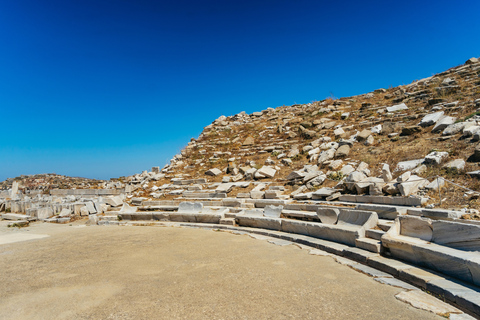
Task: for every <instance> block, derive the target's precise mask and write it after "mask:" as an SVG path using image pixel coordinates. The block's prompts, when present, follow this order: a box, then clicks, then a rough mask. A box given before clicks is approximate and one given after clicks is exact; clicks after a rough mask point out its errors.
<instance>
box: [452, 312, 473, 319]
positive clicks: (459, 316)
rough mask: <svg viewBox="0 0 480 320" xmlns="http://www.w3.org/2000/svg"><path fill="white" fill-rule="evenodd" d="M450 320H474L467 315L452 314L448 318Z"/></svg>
mask: <svg viewBox="0 0 480 320" xmlns="http://www.w3.org/2000/svg"><path fill="white" fill-rule="evenodd" d="M448 319H450V320H474V319H475V318H474V317H472V316H469V315H468V314H466V313H460V314H458V313H453V314H451V315H450V317H449V318H448Z"/></svg>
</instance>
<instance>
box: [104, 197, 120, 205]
mask: <svg viewBox="0 0 480 320" xmlns="http://www.w3.org/2000/svg"><path fill="white" fill-rule="evenodd" d="M105 203H106V204H108V205H111V206H112V207H120V206H121V205H122V204H123V201H122V198H121V197H119V196H113V197H106V198H105Z"/></svg>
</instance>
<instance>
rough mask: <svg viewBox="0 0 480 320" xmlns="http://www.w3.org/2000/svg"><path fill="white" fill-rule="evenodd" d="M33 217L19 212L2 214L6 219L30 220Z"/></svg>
mask: <svg viewBox="0 0 480 320" xmlns="http://www.w3.org/2000/svg"><path fill="white" fill-rule="evenodd" d="M31 218H32V217H30V216H27V215H26V214H18V213H4V214H2V219H4V220H28V219H31Z"/></svg>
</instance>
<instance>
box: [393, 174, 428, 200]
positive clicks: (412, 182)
mask: <svg viewBox="0 0 480 320" xmlns="http://www.w3.org/2000/svg"><path fill="white" fill-rule="evenodd" d="M428 183H429V182H428V180H426V179H424V178H422V177H419V176H416V175H411V176H410V178H408V180H407V181H405V182H402V183H399V184H398V185H397V187H398V190H399V191H400V193H401V194H402V196H404V197H407V196H409V195H412V194H415V193H416V192H417V191H418V189H419V188H422V187H424V186H426V185H427V184H428Z"/></svg>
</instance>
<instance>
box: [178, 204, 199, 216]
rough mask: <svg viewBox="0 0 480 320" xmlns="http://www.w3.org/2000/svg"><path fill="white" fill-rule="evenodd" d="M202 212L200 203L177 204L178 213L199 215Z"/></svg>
mask: <svg viewBox="0 0 480 320" xmlns="http://www.w3.org/2000/svg"><path fill="white" fill-rule="evenodd" d="M202 210H203V204H202V203H201V202H180V203H179V204H178V212H191V213H199V212H202Z"/></svg>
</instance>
